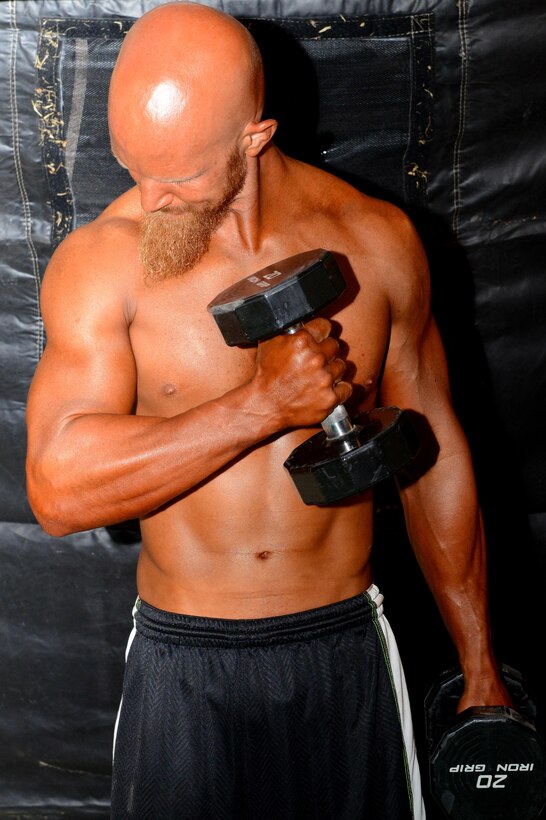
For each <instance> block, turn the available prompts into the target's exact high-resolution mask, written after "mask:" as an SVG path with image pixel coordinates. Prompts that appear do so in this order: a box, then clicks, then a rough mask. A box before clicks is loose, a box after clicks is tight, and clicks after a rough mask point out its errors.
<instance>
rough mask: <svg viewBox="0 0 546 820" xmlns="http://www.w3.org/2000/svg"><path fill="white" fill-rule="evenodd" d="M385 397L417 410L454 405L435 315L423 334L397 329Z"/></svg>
mask: <svg viewBox="0 0 546 820" xmlns="http://www.w3.org/2000/svg"><path fill="white" fill-rule="evenodd" d="M381 401H382V403H383V404H394V405H397V406H399V407H405V408H407V409H412V410H415V411H416V412H424V411H428V412H430V411H432V410H433V409H434V407H435V406H436V405H439V408H440V409H441V408H444V409H445V408H446V407H449V406H450V405H451V397H450V389H449V377H448V372H447V364H446V358H445V353H444V348H443V345H442V341H441V339H440V334H439V332H438V328H437V327H436V323H435V322H434V320H433V319H432V318H430V320H429V321H428V322H427V324H426V326H425V327H424V328H423V330H422V332H421V333H420V334H419V336H415V335H414V334H413V333H408V334H405V335H404V336H403V337H402V334H401V333H399V332H397V331H396V329H393V333H392V338H391V343H390V346H389V351H388V354H387V358H386V361H385V368H384V372H383V378H382V381H381Z"/></svg>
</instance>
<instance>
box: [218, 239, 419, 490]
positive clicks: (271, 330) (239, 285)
mask: <svg viewBox="0 0 546 820" xmlns="http://www.w3.org/2000/svg"><path fill="white" fill-rule="evenodd" d="M345 287H346V283H345V280H344V278H343V275H342V273H341V271H340V269H339V266H338V264H337V262H336V260H335V257H334V256H333V254H332V253H330V252H329V251H326V250H324V249H322V248H317V249H314V250H310V251H306V252H304V253H299V254H296V255H295V256H290V257H288V258H286V259H283V260H281V261H279V262H276V263H275V264H273V265H268V266H267V267H266V268H263V269H262V270H259V271H257V272H256V273H255V274H253V275H252V276H247V277H245V278H244V279H242V280H240V281H239V282H236V283H235V284H234V285H232V286H231V287H229V288H227V289H226V290H224V291H222V293H220V294H219V295H218V296H217V297H216V298H215V299H213V301H212V302H211V303H210V304H209V305H208V310H209V312H210V313H211V314H212V316H213V318H214V319H215V321H216V323H217V325H218V327H219V328H220V331H221V333H222V335H223V337H224V340H225V341H226V342H227V344H228V345H245V344H254V343H257V342H261V341H264V340H265V339H268V338H270V337H271V336H275V335H277V334H278V333H282V332H285V333H295V332H296V331H297V330H299V329H300V328H301V327H302V322H303V321H304V320H305V319H309V318H310V317H312V316H314V315H315V314H316V313H317V312H318V311H320V310H321V309H322V308H324V307H326V306H327V305H329V304H330V303H331V302H333V301H335V300H336V299H337V298H338V297H339V296H341V294H342V293H343V291H344V290H345ZM322 428H323V429H322V431H321V432H319V433H317V434H316V435H314V436H312V437H311V438H310V439H308V440H307V441H306V442H304V443H303V444H302V445H300V446H299V447H296V449H295V450H293V452H292V453H291V454H290V456H289V457H288V458H287V460H286V461H285V463H284V466H285V467H286V468H287V470H288V472H289V473H290V475H291V476H292V479H293V481H294V483H295V485H296V487H297V489H298V491H299V493H300V496H301V498H302V499H303V501H304V502H305V503H306V504H318V505H327V504H332V503H335V502H337V501H340V500H342V499H344V498H348V497H349V496H352V495H356V494H357V493H361V492H363V491H364V490H367V489H369V488H370V487H372V486H373V485H374V484H377V483H378V482H380V481H383V480H384V479H386V478H388V477H389V476H391V475H394V473H396V472H397V471H398V470H400V469H402V468H403V467H405V466H406V465H407V464H408V463H409V462H410V461H411V460H412V459H413V458H414V457H415V455H416V454H417V452H418V450H419V441H418V439H417V436H416V434H415V431H414V429H413V427H412V425H411V423H410V421H409V418H408V414H407V413H406V412H405V411H403V410H400V409H399V408H397V407H381V408H375V409H373V410H368V411H366V412H365V413H362V414H360V416H358V417H357V418H356V419H355V420H354V423H353V421H351V419H350V418H349V415H348V413H347V410H346V409H345V407H344V406H343V405H342V404H339V405H337V407H335V408H334V409H333V411H332V412H331V413H330V414H329V415H328V416H327V417H326V418H325V419H324V420H323V421H322Z"/></svg>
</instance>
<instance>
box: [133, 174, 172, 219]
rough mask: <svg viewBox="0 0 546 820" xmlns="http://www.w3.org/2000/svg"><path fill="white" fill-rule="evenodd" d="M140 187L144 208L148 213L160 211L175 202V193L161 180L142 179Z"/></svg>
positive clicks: (141, 201)
mask: <svg viewBox="0 0 546 820" xmlns="http://www.w3.org/2000/svg"><path fill="white" fill-rule="evenodd" d="M139 188H140V203H141V205H142V209H143V210H144V211H146V212H148V213H150V212H152V211H159V210H160V209H161V208H165V207H166V206H168V205H172V203H173V200H174V195H173V193H172V192H171V191H169V189H168V188H167V187H166V186H165V185H164V184H163V183H161V182H156V180H154V179H142V180H141V181H140V183H139Z"/></svg>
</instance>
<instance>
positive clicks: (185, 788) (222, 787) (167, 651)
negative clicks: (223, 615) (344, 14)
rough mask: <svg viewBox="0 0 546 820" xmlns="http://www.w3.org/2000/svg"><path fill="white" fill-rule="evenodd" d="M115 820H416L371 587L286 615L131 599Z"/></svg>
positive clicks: (398, 687)
mask: <svg viewBox="0 0 546 820" xmlns="http://www.w3.org/2000/svg"><path fill="white" fill-rule="evenodd" d="M134 621H135V629H134V630H133V633H132V634H131V638H130V641H129V646H128V651H127V658H126V670H125V679H124V685H123V697H122V703H121V707H120V713H119V715H118V721H117V724H116V732H115V740H114V770H113V787H112V815H111V816H112V818H113V820H125V818H134V820H208V819H209V818H210V820H307V818H309V819H310V820H364V818H365V820H410V818H413V820H423V818H424V817H425V814H424V809H423V803H422V797H421V786H420V778H419V770H418V766H417V761H416V756H415V747H414V741H413V733H412V726H411V717H410V712H409V703H408V696H407V690H406V685H405V681H404V676H403V672H402V668H401V665H400V658H399V655H398V651H397V648H396V644H395V641H394V637H393V635H392V631H391V629H390V627H389V625H388V623H387V621H386V619H385V616H384V615H383V596H382V595H381V594H380V593H379V590H378V589H377V587H376V586H375V585H374V586H371V587H370V588H369V589H368V590H367V591H366V592H363V593H362V594H360V595H356V596H355V597H353V598H349V599H347V600H343V601H340V602H339V603H335V604H331V605H328V606H322V607H318V608H316V609H311V610H307V611H305V612H300V613H296V614H290V615H281V616H277V617H273V618H260V619H229V620H228V619H218V618H202V617H196V616H188V615H178V614H174V613H171V612H165V611H163V610H159V609H156V608H155V607H152V606H150V605H149V604H146V603H144V601H141V600H140V599H137V603H136V606H135V610H134Z"/></svg>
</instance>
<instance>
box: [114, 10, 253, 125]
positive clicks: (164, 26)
mask: <svg viewBox="0 0 546 820" xmlns="http://www.w3.org/2000/svg"><path fill="white" fill-rule="evenodd" d="M158 86H159V87H161V88H162V89H163V93H159V92H158ZM263 96H264V81H263V66H262V59H261V55H260V52H259V49H258V46H257V45H256V42H255V40H254V38H253V37H252V36H251V34H250V33H249V32H248V30H247V29H246V28H245V27H244V26H243V25H241V23H239V22H238V21H237V20H235V18H233V17H231V16H229V15H228V14H225V13H224V12H222V11H218V10H216V9H211V8H209V7H208V6H202V5H200V4H197V3H186V2H180V3H167V4H165V5H162V6H157V7H156V8H154V9H152V10H151V11H149V12H147V13H146V14H144V15H143V16H142V17H141V18H139V19H138V20H137V21H136V22H135V24H134V25H133V26H132V27H131V29H130V31H129V32H128V34H127V36H126V37H125V40H124V42H123V44H122V47H121V49H120V53H119V56H118V60H117V62H116V66H115V68H114V72H113V75H112V81H111V86H110V97H109V115H110V117H111V118H116V117H118V116H119V117H123V118H126V117H127V115H129V116H131V114H132V113H133V112H134V113H135V114H136V109H140V110H139V111H138V116H139V117H140V116H146V115H147V114H149V113H151V114H152V116H153V118H154V119H157V116H158V115H161V114H166V115H169V110H168V107H167V108H165V107H164V109H163V111H162V110H160V108H158V105H157V103H158V102H159V103H161V102H162V98H163V99H164V100H165V102H167V103H168V102H169V101H171V102H172V103H173V105H172V111H171V112H170V113H172V114H180V113H181V100H184V102H185V105H187V106H190V105H191V106H192V107H196V106H203V105H209V106H216V115H217V116H229V117H231V118H236V119H237V120H240V121H241V124H244V123H243V121H246V122H249V121H252V122H258V121H259V118H260V116H261V113H262V108H263ZM128 108H129V109H130V110H129V111H128Z"/></svg>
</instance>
